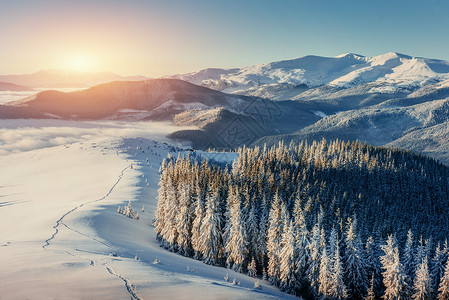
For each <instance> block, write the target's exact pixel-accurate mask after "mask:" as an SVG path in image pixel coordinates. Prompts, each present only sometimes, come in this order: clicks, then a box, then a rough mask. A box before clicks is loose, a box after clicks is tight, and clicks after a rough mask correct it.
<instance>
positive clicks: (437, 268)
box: [430, 242, 445, 291]
mask: <svg viewBox="0 0 449 300" xmlns="http://www.w3.org/2000/svg"><path fill="white" fill-rule="evenodd" d="M444 259H445V255H444V249H441V245H440V242H438V244H437V247H436V248H435V254H434V256H433V258H432V262H431V266H430V274H431V277H432V289H433V290H434V291H436V290H438V286H439V285H440V280H441V277H443V275H444V263H445V260H444Z"/></svg>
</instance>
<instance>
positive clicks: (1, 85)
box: [0, 82, 33, 91]
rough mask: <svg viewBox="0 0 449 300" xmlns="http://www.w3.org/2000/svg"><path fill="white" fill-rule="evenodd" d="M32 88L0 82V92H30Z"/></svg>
mask: <svg viewBox="0 0 449 300" xmlns="http://www.w3.org/2000/svg"><path fill="white" fill-rule="evenodd" d="M32 90H33V89H32V88H29V87H26V86H23V85H18V84H14V83H9V82H0V91H32Z"/></svg>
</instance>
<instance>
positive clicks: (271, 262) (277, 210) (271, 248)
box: [267, 193, 283, 285]
mask: <svg viewBox="0 0 449 300" xmlns="http://www.w3.org/2000/svg"><path fill="white" fill-rule="evenodd" d="M282 233H283V232H282V218H281V200H280V198H279V195H278V193H276V194H275V196H274V198H273V202H272V204H271V209H270V215H269V220H268V231H267V256H268V269H267V274H268V279H269V281H270V283H271V284H274V285H278V283H279V275H280V269H279V264H280V250H281V249H280V245H281V239H282Z"/></svg>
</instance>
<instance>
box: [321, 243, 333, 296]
mask: <svg viewBox="0 0 449 300" xmlns="http://www.w3.org/2000/svg"><path fill="white" fill-rule="evenodd" d="M332 269H333V266H332V265H331V262H330V261H329V259H328V256H327V250H326V248H324V249H323V254H322V255H321V262H320V276H319V277H318V282H319V288H318V292H319V293H320V296H322V297H323V298H324V299H327V298H330V297H331V296H332V290H331V287H332V286H331V284H332V276H333V270H332Z"/></svg>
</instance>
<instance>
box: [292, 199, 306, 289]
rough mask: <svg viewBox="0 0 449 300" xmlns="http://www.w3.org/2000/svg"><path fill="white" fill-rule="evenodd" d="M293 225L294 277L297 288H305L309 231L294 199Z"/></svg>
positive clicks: (297, 200) (298, 203)
mask: <svg viewBox="0 0 449 300" xmlns="http://www.w3.org/2000/svg"><path fill="white" fill-rule="evenodd" d="M293 217H294V225H295V227H294V228H295V239H296V241H295V242H296V248H295V274H296V275H295V276H296V281H297V285H298V288H299V289H301V288H302V286H307V268H308V264H309V231H308V229H307V224H306V219H305V217H304V211H303V209H302V208H301V200H300V199H299V196H297V197H296V201H295V207H294V210H293Z"/></svg>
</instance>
